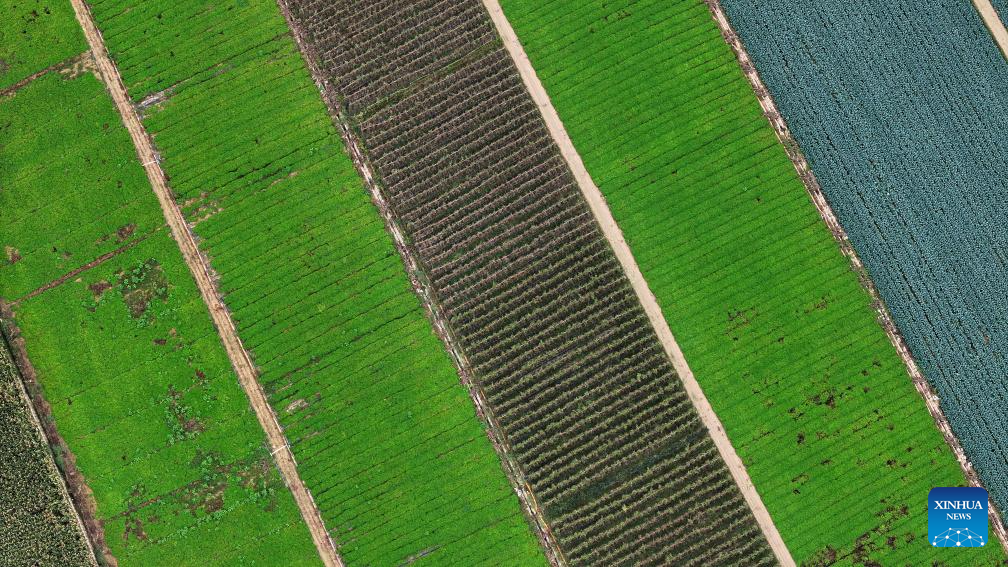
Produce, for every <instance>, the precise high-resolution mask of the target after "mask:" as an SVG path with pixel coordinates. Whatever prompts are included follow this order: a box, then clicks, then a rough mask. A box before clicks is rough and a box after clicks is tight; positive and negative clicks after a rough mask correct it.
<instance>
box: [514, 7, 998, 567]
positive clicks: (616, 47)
mask: <svg viewBox="0 0 1008 567" xmlns="http://www.w3.org/2000/svg"><path fill="white" fill-rule="evenodd" d="M783 4H784V3H782V5H783ZM502 5H503V8H504V11H505V14H506V15H507V16H508V18H509V19H510V21H511V23H512V25H513V26H514V28H515V31H516V32H517V34H518V37H519V38H520V39H521V41H522V43H523V45H524V47H525V49H526V51H527V53H528V56H529V58H530V59H531V62H532V65H533V66H534V67H535V69H536V72H537V74H538V76H539V78H540V79H541V80H542V82H543V84H544V86H545V88H546V90H547V92H548V93H549V94H550V97H551V99H552V102H553V104H554V106H555V107H556V110H557V112H558V113H559V115H560V118H561V119H562V120H563V122H564V125H565V126H566V128H567V131H568V133H569V134H570V136H571V138H572V140H573V143H574V145H575V146H576V148H577V150H578V151H579V153H580V155H581V157H582V158H583V160H584V163H585V166H586V167H587V169H588V172H589V173H590V174H591V175H592V178H593V180H594V181H595V183H596V184H597V185H598V186H599V188H600V189H601V190H602V192H603V193H604V194H605V197H606V199H607V201H608V204H609V207H610V209H611V210H612V213H613V215H614V216H615V218H616V220H617V222H619V224H620V227H621V228H622V230H623V234H624V236H625V237H626V240H627V242H628V244H629V245H630V247H631V249H632V251H633V253H634V255H635V257H636V259H637V262H638V264H639V265H640V268H641V270H642V272H643V274H644V276H645V278H646V279H647V281H648V284H649V285H650V288H651V290H652V291H653V292H654V293H655V295H656V298H657V300H658V302H659V304H660V305H661V307H662V310H663V312H664V315H665V317H666V320H667V321H668V323H669V326H670V328H671V330H672V332H673V333H674V334H675V336H676V339H677V341H678V342H679V345H680V346H681V348H682V350H683V353H684V354H685V357H686V360H687V361H688V362H689V364H690V366H691V368H692V370H693V372H694V374H695V376H696V378H697V380H698V381H699V383H700V385H701V386H702V387H703V389H704V392H705V393H706V395H707V397H708V399H709V400H710V402H711V404H712V405H713V407H714V410H715V411H716V412H717V414H718V416H719V417H720V419H721V421H722V423H723V424H724V426H725V428H726V430H727V433H728V436H729V438H730V439H731V441H732V443H733V445H734V446H735V448H736V450H737V452H738V454H739V456H740V457H741V458H742V460H743V462H744V463H745V464H746V467H747V470H748V472H749V474H750V476H751V477H752V480H753V482H754V483H755V486H756V488H757V490H758V491H759V492H760V494H761V496H762V498H763V501H764V503H765V504H766V506H767V508H768V510H769V511H770V513H771V515H772V517H773V519H774V522H775V524H776V525H777V527H778V529H779V530H780V533H781V535H782V537H783V538H784V541H785V543H786V544H787V545H788V548H789V549H790V551H791V553H792V555H793V556H794V558H795V560H796V561H798V562H799V563H802V562H807V563H811V564H824V563H830V562H831V561H832V560H837V561H844V562H853V563H857V562H864V563H871V562H878V563H879V564H882V565H893V564H925V563H929V562H930V561H931V560H932V559H933V558H935V557H936V556H934V554H933V552H932V551H931V550H930V549H929V548H928V547H926V546H921V545H920V544H919V543H920V541H921V539H922V538H924V537H926V516H925V515H924V514H923V512H922V507H921V504H920V503H921V502H922V500H921V499H922V498H923V495H924V494H926V493H927V492H928V490H929V489H930V488H931V487H932V486H941V485H943V483H945V485H956V484H960V483H962V482H963V475H962V474H961V473H960V471H959V470H958V467H957V465H956V461H955V459H954V458H953V456H952V454H951V452H950V451H949V450H948V448H947V447H946V446H945V444H944V440H943V438H942V436H941V435H940V434H939V433H938V431H937V430H936V428H935V426H934V423H933V422H932V420H931V417H930V415H929V414H928V411H927V409H926V408H925V406H924V403H923V401H922V400H921V399H920V397H919V396H918V394H917V393H916V391H915V390H914V387H913V386H912V384H911V383H910V379H909V377H908V376H907V373H906V370H905V369H904V367H903V365H902V363H901V360H900V358H899V357H898V356H897V354H896V352H895V350H894V349H893V348H892V346H891V345H890V344H889V341H888V339H887V337H886V335H885V333H884V332H883V330H882V328H881V327H880V326H879V325H878V324H877V322H876V321H875V313H874V310H873V308H872V306H871V304H870V301H871V300H870V298H869V296H868V294H867V293H866V292H865V290H864V289H862V288H861V287H860V285H859V283H858V277H857V275H856V274H855V273H853V272H852V271H851V269H850V265H849V263H848V261H847V259H846V258H845V257H844V256H843V255H842V254H841V252H840V250H839V249H838V246H837V242H836V241H835V240H834V238H833V237H832V235H831V234H830V232H829V231H828V229H827V228H826V226H825V224H824V223H823V221H822V220H821V218H820V217H819V215H818V214H817V211H816V209H815V208H814V206H813V205H812V203H811V202H810V200H809V196H808V194H807V193H806V191H805V188H804V187H803V186H802V183H801V181H800V180H799V178H798V177H797V175H796V173H795V170H794V168H793V166H792V165H791V163H790V162H789V160H788V157H787V155H786V153H785V151H784V148H783V147H782V146H781V145H780V143H779V142H778V141H777V139H776V137H775V135H774V132H773V131H772V129H771V128H770V126H769V124H768V122H767V119H766V118H765V117H764V116H763V115H762V113H761V109H760V106H759V104H758V102H757V99H756V97H755V96H754V95H753V91H752V88H751V87H750V85H749V83H748V82H747V80H746V78H745V77H744V75H743V74H742V72H741V71H740V68H739V64H738V62H737V61H736V59H735V57H734V56H733V54H732V52H731V50H730V49H729V47H728V46H727V45H726V43H725V41H724V39H723V38H722V37H721V34H720V31H719V29H718V28H717V26H716V24H715V22H714V20H713V19H712V18H711V13H710V11H709V10H708V8H707V7H706V6H705V5H703V4H702V3H698V2H694V1H691V0H684V1H677V2H667V1H657V0H656V1H629V0H625V1H619V2H607V3H605V4H604V5H603V4H594V3H593V4H585V5H583V6H580V7H578V8H576V9H572V7H571V5H570V3H567V2H560V1H553V2H539V1H535V2H533V1H528V0H504V1H503V2H502ZM783 13H788V11H787V10H783V9H782V14H783ZM782 17H783V16H782ZM781 69H782V72H783V70H784V69H786V67H784V66H781ZM993 554H994V552H990V553H989V554H988V558H991V557H993Z"/></svg>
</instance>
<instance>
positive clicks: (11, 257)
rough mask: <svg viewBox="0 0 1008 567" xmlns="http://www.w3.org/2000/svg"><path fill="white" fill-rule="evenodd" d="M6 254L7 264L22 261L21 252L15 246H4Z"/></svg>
mask: <svg viewBox="0 0 1008 567" xmlns="http://www.w3.org/2000/svg"><path fill="white" fill-rule="evenodd" d="M4 254H5V255H6V256H7V263H8V264H11V265H13V264H16V263H17V261H18V260H20V259H21V251H20V250H18V249H17V248H14V247H13V246H4Z"/></svg>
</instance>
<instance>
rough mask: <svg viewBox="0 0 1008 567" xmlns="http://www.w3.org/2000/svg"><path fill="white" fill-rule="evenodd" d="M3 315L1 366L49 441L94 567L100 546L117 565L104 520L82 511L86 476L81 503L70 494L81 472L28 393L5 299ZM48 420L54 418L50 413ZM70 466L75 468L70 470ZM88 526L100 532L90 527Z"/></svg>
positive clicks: (50, 462) (23, 358) (50, 461)
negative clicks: (57, 451)
mask: <svg viewBox="0 0 1008 567" xmlns="http://www.w3.org/2000/svg"><path fill="white" fill-rule="evenodd" d="M0 318H2V319H7V321H3V320H0V327H2V328H0V367H2V366H4V364H5V363H7V364H9V366H10V371H11V372H14V373H16V374H17V376H15V377H14V380H13V381H14V382H17V390H18V395H19V396H20V397H21V401H22V402H24V403H25V405H26V406H27V408H28V411H27V413H28V415H29V419H30V420H31V422H32V426H33V427H34V428H35V431H36V433H38V434H39V436H40V437H41V439H42V441H43V442H44V443H45V444H46V450H47V452H48V457H49V458H47V459H46V465H45V466H46V467H47V468H48V469H49V472H50V473H55V476H56V478H58V479H59V485H60V493H61V494H62V496H63V499H64V500H65V501H66V502H67V503H68V504H69V505H70V508H71V509H72V510H73V512H74V520H76V524H77V528H78V529H79V530H80V533H81V536H82V537H83V538H84V541H85V542H86V545H87V548H88V551H89V552H90V553H91V555H90V559H91V563H90V565H91V566H92V567H97V565H98V561H97V557H98V549H99V548H100V549H101V550H102V553H101V554H102V558H103V560H104V561H105V562H106V563H109V564H111V565H113V566H114V565H116V564H117V563H116V561H115V558H114V557H112V554H111V552H109V550H108V547H107V546H106V545H105V539H104V535H105V534H104V532H103V531H102V529H101V522H100V521H99V520H98V519H97V517H95V516H96V515H95V514H91V513H86V512H83V511H82V510H83V509H84V505H85V504H86V503H87V500H86V498H89V497H90V494H88V488H87V486H86V485H85V484H83V477H81V478H80V480H81V486H79V489H80V491H81V492H82V493H83V494H81V495H79V498H81V499H82V501H81V502H78V500H77V498H75V497H74V495H73V494H72V493H71V490H70V480H69V479H68V478H67V476H78V477H80V474H79V473H77V474H76V475H74V474H70V470H72V471H76V467H74V465H73V463H72V462H71V463H66V461H67V460H70V461H72V460H73V456H72V455H70V453H69V449H68V448H67V446H66V443H64V442H63V439H62V438H61V437H59V435H58V434H56V435H51V434H50V433H55V424H54V425H52V428H53V429H52V432H50V431H48V430H47V429H46V427H45V426H44V425H43V424H42V419H41V417H40V415H39V414H40V413H42V412H43V411H45V413H48V411H46V410H48V406H46V405H43V404H44V400H42V399H41V395H39V396H38V399H36V398H35V397H33V396H32V395H31V394H29V393H28V387H27V386H26V384H25V376H27V375H29V372H28V371H31V366H30V365H29V364H28V362H27V361H28V353H27V352H26V351H25V349H24V345H23V344H15V337H17V335H18V331H17V326H16V324H15V322H14V315H13V312H12V311H10V307H9V304H6V303H4V302H3V301H2V300H0ZM8 325H9V327H8ZM8 329H9V330H10V334H11V337H10V338H8V337H7V332H8ZM21 342H22V343H23V341H21ZM22 366H24V368H22ZM0 372H2V369H0ZM31 375H32V383H33V384H34V385H35V386H36V387H38V386H37V384H38V382H37V381H36V380H35V379H34V372H33V371H32V373H31ZM36 402H40V403H39V404H38V405H39V407H36ZM49 419H50V421H51V416H50V418H49ZM53 446H56V447H60V448H61V449H62V450H63V451H64V452H65V453H66V455H65V458H64V467H66V468H68V472H66V473H64V471H62V470H60V467H59V466H58V465H57V464H56V461H55V455H54V454H53ZM70 467H73V468H72V469H70ZM85 517H87V520H85ZM89 525H90V526H91V528H93V529H94V530H97V531H93V530H92V529H89V527H88V526H89ZM92 540H94V541H92Z"/></svg>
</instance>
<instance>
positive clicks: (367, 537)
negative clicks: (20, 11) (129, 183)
mask: <svg viewBox="0 0 1008 567" xmlns="http://www.w3.org/2000/svg"><path fill="white" fill-rule="evenodd" d="M91 4H92V8H93V12H94V15H95V18H96V21H97V23H98V26H99V28H100V29H101V30H102V32H103V35H104V37H105V40H106V42H107V44H108V47H109V51H110V53H111V55H112V57H113V58H114V60H115V61H116V63H117V65H118V66H119V69H120V71H121V73H122V76H123V81H124V83H125V85H126V86H127V88H128V90H129V92H130V95H131V96H132V98H133V99H134V100H135V101H136V102H138V103H140V104H141V106H142V113H143V116H144V125H145V126H146V128H147V129H148V131H149V132H150V133H151V135H152V136H153V140H154V144H155V146H156V147H157V149H158V151H159V152H160V153H161V155H162V157H163V161H162V165H163V167H164V169H165V171H166V172H167V174H168V175H169V177H170V184H171V187H172V190H173V191H174V192H175V194H176V195H177V196H178V200H179V202H180V204H181V206H182V208H183V211H184V213H185V214H186V216H187V218H188V219H189V220H190V222H192V223H194V225H195V228H194V232H195V233H196V235H197V237H198V238H199V240H200V245H201V248H202V249H203V250H204V252H205V253H206V254H207V256H208V258H210V261H211V264H212V266H213V268H214V269H215V271H216V272H217V274H218V275H219V276H220V279H219V287H220V291H221V293H222V295H223V297H224V300H225V303H226V304H227V306H228V307H229V308H230V309H231V310H232V313H233V316H234V320H235V323H236V326H237V328H238V333H239V335H240V336H241V338H242V340H243V342H244V343H245V346H246V347H247V348H248V349H249V350H250V352H251V354H252V356H253V358H254V360H255V363H256V364H257V366H258V367H259V370H260V372H261V381H262V383H263V385H264V386H265V388H266V390H267V392H268V394H269V396H270V401H271V403H272V405H273V407H274V408H275V410H276V412H277V414H278V416H279V419H280V422H281V424H282V425H283V427H284V429H285V433H286V434H287V436H288V438H289V440H290V442H291V445H292V447H293V452H294V455H295V457H296V458H297V460H298V470H299V473H300V475H301V477H302V479H303V480H304V481H305V483H306V485H307V486H308V488H309V489H310V490H311V491H312V493H313V495H314V498H315V501H316V502H317V504H318V507H319V509H320V511H321V513H322V517H323V519H324V521H325V522H326V526H327V528H328V529H329V530H330V533H331V535H332V537H333V539H334V541H335V542H336V544H337V546H338V547H339V552H340V554H341V555H342V556H343V557H344V558H345V559H346V561H347V562H348V564H351V565H385V564H404V563H410V562H413V561H416V560H421V559H422V560H423V561H425V562H431V563H437V564H450V565H480V564H497V563H499V562H500V560H501V559H500V558H501V557H506V558H507V562H508V563H509V564H516V565H536V564H543V563H544V562H545V559H544V557H543V553H542V551H541V550H540V549H539V547H538V544H537V541H536V539H535V537H534V536H533V535H532V533H531V531H530V529H529V527H528V525H527V523H526V520H525V518H524V516H523V514H522V511H521V508H520V506H519V502H518V499H517V497H516V496H515V494H514V492H513V490H512V488H511V486H510V484H509V482H508V480H507V477H506V476H505V474H504V473H503V471H502V469H501V465H500V462H499V460H498V457H497V455H496V454H495V452H494V450H493V448H492V446H491V444H490V443H489V441H488V440H487V437H486V433H485V432H484V430H483V427H482V424H481V422H480V421H479V419H478V418H477V417H476V415H475V410H474V407H473V404H472V401H471V400H470V399H469V397H468V394H467V391H466V389H465V388H464V387H462V386H461V385H460V384H459V377H458V375H457V374H456V371H455V369H454V367H453V366H452V364H451V362H450V359H449V357H448V355H447V353H446V352H445V351H444V348H443V346H442V345H441V343H440V341H439V339H438V337H437V336H435V335H434V333H433V332H432V330H431V326H430V323H429V322H428V320H427V319H426V317H425V314H424V311H423V309H422V307H421V305H420V302H419V300H418V299H417V297H416V296H415V294H414V293H413V291H412V289H411V287H410V284H409V281H408V279H407V276H406V274H405V272H404V268H403V264H402V260H401V259H400V257H399V255H398V254H397V251H396V249H395V248H394V246H393V244H392V242H391V239H390V237H389V236H388V234H387V233H386V232H385V227H384V225H383V222H382V220H381V217H380V216H379V214H378V212H377V211H376V210H375V208H374V206H373V205H372V204H371V202H370V197H369V195H368V194H367V192H366V191H365V189H364V188H363V186H362V182H361V180H360V178H359V177H358V175H357V173H356V171H355V170H354V167H353V165H352V163H351V162H350V160H349V159H348V158H347V156H346V155H345V150H344V148H343V145H342V141H341V139H340V137H339V135H338V133H337V130H336V128H335V126H334V125H333V124H332V122H331V120H330V118H329V115H328V113H327V110H326V108H325V106H324V105H323V103H322V100H321V98H320V96H319V93H318V90H317V89H316V87H315V85H314V84H313V82H312V80H311V78H310V76H309V74H308V72H307V70H306V68H305V64H304V61H303V60H302V58H301V55H300V54H299V52H298V50H297V48H296V46H295V44H294V42H293V41H292V39H291V37H290V32H289V30H288V28H287V27H286V23H285V21H284V19H283V17H282V16H281V14H280V12H279V9H278V7H277V5H276V4H275V3H274V2H273V1H272V0H249V1H243V2H227V3H215V4H209V3H207V2H203V1H182V2H175V3H172V4H171V5H155V4H154V3H152V2H146V3H139V2H135V1H117V0H97V1H94V2H92V3H91Z"/></svg>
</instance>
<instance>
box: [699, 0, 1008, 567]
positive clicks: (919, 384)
mask: <svg viewBox="0 0 1008 567" xmlns="http://www.w3.org/2000/svg"><path fill="white" fill-rule="evenodd" d="M974 3H975V4H976V6H977V9H978V10H980V11H981V14H983V10H982V9H981V8H980V4H981V3H983V4H986V5H987V6H990V2H989V0H974ZM707 4H708V7H709V8H710V10H711V13H712V14H713V16H714V20H715V21H716V22H717V24H718V27H719V28H721V33H722V34H723V35H724V37H725V39H726V41H727V42H728V45H729V46H730V47H731V48H732V51H734V52H735V56H736V57H737V58H738V60H739V64H740V65H741V66H742V69H743V72H744V74H745V76H746V78H747V79H749V83H750V84H751V85H752V87H753V91H754V92H756V93H757V97H756V98H757V99H758V100H759V104H760V107H761V108H762V109H763V112H764V115H765V116H766V117H767V119H768V120H769V122H770V125H771V127H772V129H773V131H774V134H776V135H777V139H778V140H780V142H781V144H783V146H784V148H785V151H786V152H787V154H788V157H789V158H790V159H791V163H792V165H794V167H795V170H796V171H797V172H798V177H799V178H800V179H801V180H802V183H803V184H804V185H805V190H806V191H807V192H808V194H809V196H810V197H811V199H812V203H813V204H814V205H815V207H816V209H817V210H818V211H819V216H820V217H822V219H823V221H824V222H825V223H826V226H827V227H828V228H829V229H830V232H832V233H833V237H834V238H835V239H836V241H837V243H838V244H839V247H840V251H841V252H842V253H843V254H844V256H846V257H847V259H848V260H849V261H850V263H851V267H852V268H853V269H854V271H855V272H856V273H857V274H858V279H859V280H860V281H861V285H862V286H863V287H864V288H865V290H866V291H867V292H868V294H869V296H870V297H871V299H872V304H873V305H875V306H876V312H877V315H878V320H879V323H880V325H881V326H882V328H883V330H885V333H886V335H887V336H888V337H889V341H890V342H891V343H892V345H893V347H895V349H896V352H897V353H898V354H899V356H900V358H901V359H902V360H903V364H904V366H906V370H907V374H908V375H909V376H910V379H911V381H912V382H913V385H914V388H916V390H917V392H918V393H919V394H920V396H921V397H922V398H924V403H925V405H926V406H927V408H928V411H929V413H930V414H931V418H932V419H933V420H934V423H935V426H936V427H937V428H938V431H939V432H941V434H942V436H943V437H944V438H945V442H946V443H947V444H948V446H949V448H951V449H952V453H953V454H954V455H955V457H956V460H957V461H958V462H959V466H960V468H961V469H962V472H963V475H964V476H965V477H966V480H967V482H969V484H970V486H979V487H983V484H981V482H980V477H979V476H978V475H977V473H976V470H975V469H974V468H973V465H972V464H971V463H970V461H969V459H968V458H967V457H966V453H965V452H964V451H963V448H962V445H961V444H960V443H959V440H958V439H957V438H956V436H955V434H954V433H953V432H952V426H951V425H950V424H949V422H948V418H947V417H946V416H945V413H944V412H943V411H942V409H941V405H940V402H939V399H938V395H937V394H935V392H934V389H932V388H931V384H930V383H928V381H927V380H926V379H925V378H924V375H923V374H922V373H921V371H920V368H919V367H918V366H917V362H916V361H915V360H914V358H913V355H912V354H911V353H910V349H909V347H907V345H906V341H904V339H903V336H902V335H901V334H900V332H899V329H898V328H897V327H896V323H895V322H893V319H892V315H891V314H890V313H889V310H888V309H887V308H886V306H885V303H884V302H883V301H882V298H881V296H880V295H879V292H878V289H876V287H875V284H874V282H872V280H871V278H870V277H869V276H868V273H867V271H866V269H865V267H864V264H863V263H862V261H861V258H860V257H859V256H858V254H857V251H856V250H854V245H853V244H852V243H851V241H850V238H849V237H848V236H847V232H846V231H845V230H844V228H843V226H841V225H840V220H839V218H838V217H837V216H836V213H834V212H833V208H832V207H831V206H830V204H829V202H828V201H827V200H826V196H825V194H824V193H823V192H822V189H821V188H820V186H819V181H818V180H817V179H816V177H815V174H814V173H813V172H812V168H811V167H810V166H809V164H808V161H807V160H806V159H805V156H804V155H803V154H802V152H801V150H800V149H799V147H798V142H797V141H795V139H794V137H793V136H792V135H791V131H790V129H789V128H788V126H787V122H785V120H784V118H783V117H782V116H781V113H780V111H779V110H778V109H777V104H776V103H775V102H774V100H773V97H772V96H771V95H770V91H769V90H768V89H767V88H766V85H764V84H763V80H762V79H761V78H760V76H759V73H758V72H757V71H756V67H755V65H753V63H752V58H751V57H750V56H749V54H748V52H747V51H746V49H745V47H744V46H743V45H742V42H741V40H740V39H739V37H738V34H737V33H736V32H735V30H734V29H733V28H732V26H731V23H730V22H729V21H728V17H727V16H726V15H725V13H724V10H723V9H722V8H721V4H720V2H719V0H707ZM991 14H992V15H993V18H994V19H995V21H996V22H997V25H999V26H1000V27H1001V30H1004V29H1005V28H1004V25H1002V24H1001V21H1000V20H999V19H998V18H997V15H996V14H994V13H993V9H991ZM984 19H985V20H986V19H987V16H984ZM991 29H992V32H993V28H991ZM1006 41H1008V37H1006ZM1006 46H1008V44H1002V49H1005V47H1006ZM1006 56H1008V55H1006ZM989 504H990V505H989V506H988V516H989V519H990V525H991V529H993V530H994V533H995V534H996V535H997V539H999V540H1000V541H1001V546H1002V547H1003V548H1004V549H1005V551H1008V532H1006V530H1005V525H1004V523H1003V522H1002V520H1001V516H1000V514H999V513H998V510H997V508H996V507H995V506H994V503H993V501H990V502H989Z"/></svg>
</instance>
